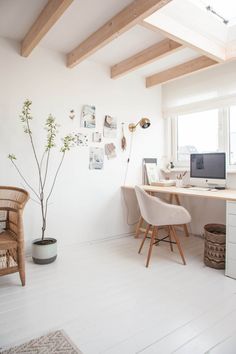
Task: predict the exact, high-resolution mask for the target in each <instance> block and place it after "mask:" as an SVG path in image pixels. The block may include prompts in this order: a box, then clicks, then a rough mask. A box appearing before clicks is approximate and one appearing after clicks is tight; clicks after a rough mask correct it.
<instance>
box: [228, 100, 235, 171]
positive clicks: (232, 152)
mask: <svg viewBox="0 0 236 354" xmlns="http://www.w3.org/2000/svg"><path fill="white" fill-rule="evenodd" d="M229 126H230V138H229V142H230V146H229V151H230V155H229V156H230V164H231V165H234V164H236V106H233V107H231V108H230V122H229Z"/></svg>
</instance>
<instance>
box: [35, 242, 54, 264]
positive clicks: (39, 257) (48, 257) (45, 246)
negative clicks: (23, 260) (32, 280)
mask: <svg viewBox="0 0 236 354" xmlns="http://www.w3.org/2000/svg"><path fill="white" fill-rule="evenodd" d="M32 258H33V261H34V263H36V264H49V263H52V262H54V261H55V260H56V258H57V240H56V239H55V238H51V237H47V238H44V240H43V241H42V240H41V239H36V240H34V241H33V243H32Z"/></svg>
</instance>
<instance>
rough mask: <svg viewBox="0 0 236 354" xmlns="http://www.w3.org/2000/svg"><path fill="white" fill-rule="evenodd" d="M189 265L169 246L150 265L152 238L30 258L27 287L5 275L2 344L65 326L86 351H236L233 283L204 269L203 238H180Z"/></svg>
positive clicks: (0, 291) (0, 288)
mask: <svg viewBox="0 0 236 354" xmlns="http://www.w3.org/2000/svg"><path fill="white" fill-rule="evenodd" d="M180 239H181V243H182V245H183V249H184V253H185V256H186V260H187V265H186V266H183V265H182V263H181V259H180V257H179V254H178V253H177V251H176V250H175V252H174V253H171V252H170V249H169V246H168V245H167V244H161V246H158V247H155V248H154V250H153V255H152V259H151V264H150V267H149V268H148V269H146V268H145V260H146V253H147V247H148V245H149V241H147V244H146V247H145V248H144V250H143V252H142V254H141V255H138V254H137V250H138V247H139V244H140V241H141V240H137V239H134V238H133V237H126V238H120V239H116V240H111V241H105V242H100V243H91V244H87V245H76V246H73V247H72V246H67V247H65V248H64V249H63V251H60V254H59V257H58V260H57V261H56V262H55V263H53V264H51V265H48V266H38V265H35V264H33V263H32V262H31V260H30V259H29V260H27V285H26V287H25V288H22V287H21V286H20V281H19V277H18V275H17V274H12V275H9V276H5V277H1V278H0V347H2V348H7V347H10V346H13V345H16V344H20V343H23V342H25V341H27V340H29V339H32V338H35V337H38V336H40V335H42V334H45V333H48V332H49V331H53V330H56V329H64V330H65V331H66V332H67V334H68V335H69V336H70V338H71V340H72V341H74V343H75V344H76V345H77V346H78V347H79V348H80V349H81V350H82V351H83V353H84V354H99V353H100V354H134V353H142V354H159V353H160V354H167V353H177V354H195V353H196V354H201V353H207V352H208V353H210V354H235V353H236V339H235V337H236V281H235V280H233V279H230V278H227V277H225V276H224V271H222V270H215V269H211V268H209V267H205V266H204V264H203V261H202V259H203V240H202V239H200V238H197V237H193V236H192V237H189V238H186V237H185V236H183V235H180Z"/></svg>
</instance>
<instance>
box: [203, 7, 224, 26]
mask: <svg viewBox="0 0 236 354" xmlns="http://www.w3.org/2000/svg"><path fill="white" fill-rule="evenodd" d="M206 10H207V11H210V12H211V13H212V14H213V15H215V16H217V17H219V18H220V19H221V20H222V21H223V23H224V24H225V25H227V24H228V23H229V21H228V20H226V19H225V18H224V17H223V16H221V15H219V14H218V13H217V12H216V11H215V10H214V9H213V7H211V6H210V5H208V6H207V7H206Z"/></svg>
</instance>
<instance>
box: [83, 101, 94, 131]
mask: <svg viewBox="0 0 236 354" xmlns="http://www.w3.org/2000/svg"><path fill="white" fill-rule="evenodd" d="M95 112H96V108H95V106H89V105H84V106H83V109H82V112H81V127H83V128H95V126H96V117H95Z"/></svg>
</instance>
